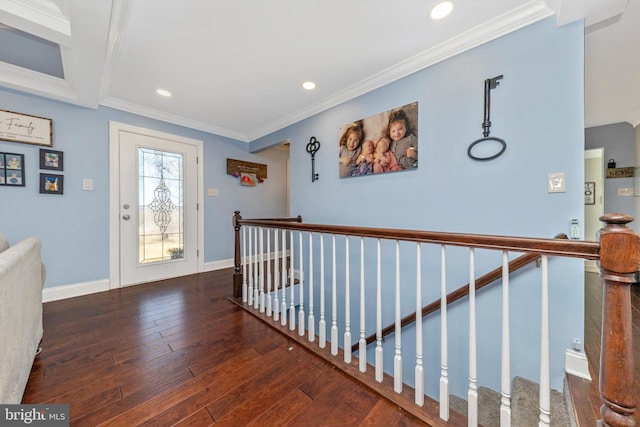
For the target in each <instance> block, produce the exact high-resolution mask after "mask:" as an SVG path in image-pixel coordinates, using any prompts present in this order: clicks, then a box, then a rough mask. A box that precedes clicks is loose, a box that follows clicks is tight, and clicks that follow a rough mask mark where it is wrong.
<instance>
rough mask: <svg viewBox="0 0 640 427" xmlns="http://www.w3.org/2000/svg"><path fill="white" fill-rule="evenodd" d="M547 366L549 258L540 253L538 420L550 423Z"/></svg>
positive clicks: (539, 424) (541, 422)
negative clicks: (540, 307) (540, 302)
mask: <svg viewBox="0 0 640 427" xmlns="http://www.w3.org/2000/svg"><path fill="white" fill-rule="evenodd" d="M549 370H550V368H549V258H548V256H547V255H542V311H541V315H540V422H539V423H538V426H539V427H544V426H548V425H550V424H551V382H550V371H549Z"/></svg>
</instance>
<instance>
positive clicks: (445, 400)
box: [440, 245, 449, 421]
mask: <svg viewBox="0 0 640 427" xmlns="http://www.w3.org/2000/svg"><path fill="white" fill-rule="evenodd" d="M440 319H441V320H440V418H442V419H443V420H445V421H447V420H448V419H449V352H448V345H449V342H448V333H449V330H448V327H447V260H446V251H445V247H444V245H442V246H441V249H440Z"/></svg>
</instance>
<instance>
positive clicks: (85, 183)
mask: <svg viewBox="0 0 640 427" xmlns="http://www.w3.org/2000/svg"><path fill="white" fill-rule="evenodd" d="M82 189H83V190H84V191H92V190H93V180H92V179H89V178H84V179H83V180H82Z"/></svg>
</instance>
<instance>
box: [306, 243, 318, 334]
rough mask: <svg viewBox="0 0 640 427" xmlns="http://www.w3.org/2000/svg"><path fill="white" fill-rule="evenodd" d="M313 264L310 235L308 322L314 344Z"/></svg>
mask: <svg viewBox="0 0 640 427" xmlns="http://www.w3.org/2000/svg"><path fill="white" fill-rule="evenodd" d="M313 262H314V259H313V234H311V233H309V318H308V320H307V329H308V331H309V341H310V342H314V341H315V339H316V329H315V327H316V325H315V323H316V320H315V318H314V316H313Z"/></svg>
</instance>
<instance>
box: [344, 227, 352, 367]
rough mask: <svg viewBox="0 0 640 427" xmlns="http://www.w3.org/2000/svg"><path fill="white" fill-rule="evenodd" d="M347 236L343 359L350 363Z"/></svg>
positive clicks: (346, 248) (347, 241)
mask: <svg viewBox="0 0 640 427" xmlns="http://www.w3.org/2000/svg"><path fill="white" fill-rule="evenodd" d="M349 275H350V274H349V236H345V293H344V299H345V303H344V361H345V363H351V286H350V283H351V282H350V280H349V279H350V278H349Z"/></svg>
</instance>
